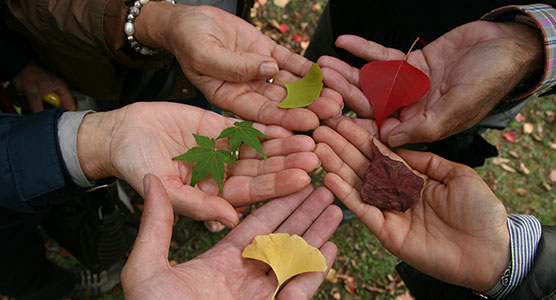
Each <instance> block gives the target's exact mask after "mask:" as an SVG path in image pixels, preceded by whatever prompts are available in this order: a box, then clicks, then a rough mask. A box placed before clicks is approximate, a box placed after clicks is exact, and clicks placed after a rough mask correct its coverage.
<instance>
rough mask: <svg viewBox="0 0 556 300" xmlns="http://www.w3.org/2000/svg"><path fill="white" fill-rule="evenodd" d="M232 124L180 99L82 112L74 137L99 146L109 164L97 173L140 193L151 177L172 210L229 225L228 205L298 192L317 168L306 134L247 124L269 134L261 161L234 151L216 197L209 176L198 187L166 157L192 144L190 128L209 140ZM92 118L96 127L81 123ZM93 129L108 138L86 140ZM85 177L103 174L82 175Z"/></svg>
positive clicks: (233, 219) (186, 169) (188, 169)
mask: <svg viewBox="0 0 556 300" xmlns="http://www.w3.org/2000/svg"><path fill="white" fill-rule="evenodd" d="M109 114H116V116H113V115H109ZM111 117H113V119H114V120H117V121H116V122H114V124H111V123H109V122H106V121H105V120H110V119H111ZM236 121H238V120H237V119H232V118H225V117H223V116H221V115H218V114H216V113H213V112H210V111H207V110H203V109H200V108H197V107H192V106H187V105H183V104H176V103H136V104H132V105H129V106H126V107H124V108H122V109H120V110H116V111H112V112H106V113H97V114H91V115H88V116H87V117H86V118H85V120H84V125H85V128H91V131H92V132H91V133H90V134H88V133H86V132H84V133H83V134H82V136H88V137H89V138H84V139H83V140H82V142H83V144H80V141H78V145H82V146H81V147H83V148H87V147H92V148H94V147H99V148H101V150H99V151H98V152H99V153H103V155H102V156H103V157H102V158H103V159H106V160H108V162H109V163H107V165H108V167H107V169H108V170H105V171H104V173H105V174H103V175H105V176H110V175H112V176H117V177H119V178H122V179H124V180H125V181H127V182H128V183H130V184H131V185H132V186H133V187H134V188H135V189H136V190H137V191H138V192H139V193H140V194H141V195H144V192H143V186H142V178H143V176H144V175H145V174H147V173H153V174H156V175H157V176H159V177H160V178H161V179H162V181H163V183H164V186H165V188H166V189H167V190H168V193H169V194H170V198H171V200H172V204H173V205H174V208H175V209H176V211H177V212H178V213H180V214H183V215H186V216H189V217H192V218H195V219H200V220H217V221H220V222H221V223H223V224H225V225H227V226H229V227H232V226H233V225H235V224H237V223H238V222H239V220H238V216H237V213H236V212H235V210H234V209H233V207H237V206H244V205H247V204H250V203H255V202H258V201H262V200H267V199H270V198H274V197H279V196H284V195H288V194H291V193H294V192H296V191H299V190H300V189H302V188H303V187H305V186H306V185H308V184H309V182H310V177H309V175H308V174H307V172H308V171H311V170H313V169H314V168H316V167H317V166H318V158H317V157H316V155H315V154H314V153H312V152H311V151H312V150H313V148H314V142H313V141H312V140H311V139H310V138H309V137H306V136H292V133H291V132H290V131H288V130H286V129H284V128H282V127H280V126H273V125H271V126H266V125H261V124H254V127H256V128H257V129H259V130H260V131H261V132H263V133H264V134H265V135H266V136H267V137H268V138H269V140H268V141H266V142H263V143H262V147H263V150H264V151H265V153H266V154H267V156H268V159H267V160H263V159H262V158H261V157H260V156H259V155H258V154H257V153H256V152H255V151H252V152H251V151H248V150H247V149H246V151H243V150H241V149H240V159H239V160H238V161H237V164H235V165H232V166H228V170H227V174H226V177H225V180H224V186H223V195H221V196H218V195H217V194H218V187H217V185H216V182H215V181H214V180H213V179H212V178H207V179H204V180H202V181H201V182H199V183H198V184H197V187H192V186H190V185H189V182H190V179H191V173H192V169H193V166H194V165H193V164H191V163H187V162H184V161H173V160H172V158H173V157H175V156H177V155H180V154H182V153H184V152H186V151H187V150H188V149H190V148H192V147H194V146H196V142H195V139H194V137H193V133H195V134H198V135H204V136H208V137H212V138H216V137H217V136H218V135H219V134H220V132H221V131H222V130H223V129H224V128H227V127H231V126H234V125H233V124H234V122H236ZM91 122H93V124H98V125H93V126H88V125H89V124H90V123H91ZM82 127H83V126H82ZM80 130H81V129H80ZM103 130H105V131H106V132H104V133H103ZM95 134H98V135H103V134H104V136H110V137H111V139H110V140H109V141H108V142H106V141H102V142H99V141H98V140H95V139H91V138H90V137H91V136H94V135H95ZM87 143H89V144H87ZM90 143H93V144H94V145H90ZM227 146H228V145H227V139H221V140H218V142H217V145H216V147H217V148H220V149H226V148H227ZM78 147H79V146H78ZM246 148H248V147H246ZM80 160H82V161H84V160H87V159H86V158H80ZM85 171H87V170H85ZM86 174H87V172H86ZM88 177H89V178H92V179H95V178H102V177H103V176H102V175H101V174H96V175H94V174H93V175H91V174H88Z"/></svg>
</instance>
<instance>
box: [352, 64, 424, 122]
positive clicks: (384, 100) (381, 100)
mask: <svg viewBox="0 0 556 300" xmlns="http://www.w3.org/2000/svg"><path fill="white" fill-rule="evenodd" d="M359 81H360V83H361V89H362V90H363V93H364V94H365V96H366V97H367V99H368V100H369V102H370V103H371V105H372V106H373V110H374V113H375V118H376V124H377V127H378V132H380V128H381V126H382V122H383V121H384V119H386V117H388V116H389V115H390V114H391V113H392V112H393V111H395V110H396V109H398V108H401V107H403V106H406V105H409V104H411V103H413V102H415V101H417V100H418V99H419V98H421V97H423V95H425V93H426V92H427V91H428V90H429V88H430V79H429V77H428V76H427V75H426V74H425V73H423V72H421V70H419V69H417V68H415V67H414V66H412V65H410V64H409V63H407V62H406V61H405V60H391V61H373V62H370V63H368V64H366V65H364V66H363V68H361V71H360V72H359Z"/></svg>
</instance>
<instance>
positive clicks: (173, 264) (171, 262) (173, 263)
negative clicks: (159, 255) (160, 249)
mask: <svg viewBox="0 0 556 300" xmlns="http://www.w3.org/2000/svg"><path fill="white" fill-rule="evenodd" d="M168 264H169V265H170V267H173V266H175V265H177V264H178V261H177V260H171V261H168Z"/></svg>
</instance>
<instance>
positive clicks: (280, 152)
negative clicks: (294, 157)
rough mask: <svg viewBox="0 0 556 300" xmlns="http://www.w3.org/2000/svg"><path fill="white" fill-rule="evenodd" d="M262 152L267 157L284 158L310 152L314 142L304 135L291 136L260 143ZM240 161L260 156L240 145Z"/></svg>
mask: <svg viewBox="0 0 556 300" xmlns="http://www.w3.org/2000/svg"><path fill="white" fill-rule="evenodd" d="M261 146H262V148H263V152H264V153H265V154H266V156H267V157H272V156H284V155H289V154H292V153H297V152H312V151H313V150H314V149H315V141H313V139H312V138H310V137H308V136H306V135H293V136H289V137H286V138H282V139H273V140H268V141H265V142H263V143H261ZM239 157H240V160H241V159H249V158H251V159H252V158H256V159H261V158H262V156H261V155H260V154H259V152H257V150H255V149H254V148H252V147H249V146H246V145H242V146H241V147H240V150H239Z"/></svg>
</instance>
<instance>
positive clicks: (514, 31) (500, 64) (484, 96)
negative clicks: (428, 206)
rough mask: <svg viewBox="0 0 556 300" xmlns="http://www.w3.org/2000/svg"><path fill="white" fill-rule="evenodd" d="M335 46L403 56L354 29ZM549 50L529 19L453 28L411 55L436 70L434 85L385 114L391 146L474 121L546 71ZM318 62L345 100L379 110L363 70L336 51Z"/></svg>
mask: <svg viewBox="0 0 556 300" xmlns="http://www.w3.org/2000/svg"><path fill="white" fill-rule="evenodd" d="M336 46H338V47H340V48H343V49H345V50H347V51H349V52H351V53H352V54H354V55H356V56H358V57H361V58H363V59H365V60H367V61H374V60H397V59H403V57H404V55H405V54H404V53H402V52H401V51H399V50H396V49H392V48H386V47H383V46H381V45H379V44H376V43H374V42H371V41H367V40H364V39H362V38H360V37H356V36H350V35H344V36H340V37H339V38H338V39H337V40H336ZM543 53H544V51H543V43H542V37H541V34H540V33H539V31H538V30H536V29H534V28H532V27H530V26H528V25H524V24H519V23H495V22H488V21H477V22H471V23H468V24H465V25H462V26H460V27H457V28H455V29H453V30H452V31H450V32H448V33H446V34H444V35H443V36H441V37H440V38H438V39H437V40H435V41H433V42H432V43H430V44H428V45H427V46H425V47H424V48H423V50H416V51H413V52H411V53H410V54H409V56H408V59H407V61H408V62H409V63H410V64H412V65H414V66H415V67H417V68H419V69H420V70H421V71H423V72H424V73H425V74H427V75H428V76H429V77H430V79H431V88H430V90H429V91H428V92H427V94H425V96H423V97H422V98H421V99H419V100H418V101H417V102H415V103H413V104H411V105H408V106H406V107H404V108H402V109H401V110H400V111H399V115H393V116H391V117H389V118H387V119H386V120H385V121H384V123H383V126H382V129H381V132H380V136H381V139H382V141H383V142H384V143H388V144H389V145H390V146H392V147H397V146H401V145H403V144H407V143H416V142H432V141H436V140H440V139H444V138H446V137H448V136H451V135H453V134H456V133H458V132H461V131H463V130H465V129H468V128H470V127H472V126H473V125H475V124H477V123H478V122H479V121H480V120H482V119H483V118H484V117H485V116H486V115H487V114H488V113H489V112H490V111H491V110H492V108H493V107H494V106H495V105H496V104H497V103H498V102H500V101H501V100H503V99H505V97H506V96H507V95H508V94H509V93H510V92H512V90H513V89H514V88H515V87H516V86H517V85H518V84H519V83H520V82H521V81H522V80H523V79H524V78H526V77H529V76H531V75H532V74H535V73H536V72H542V68H543V58H544V57H543ZM318 63H319V65H321V67H322V69H323V73H324V80H325V84H326V85H328V86H329V87H331V88H333V89H335V90H336V91H338V92H339V93H340V94H342V96H343V97H344V101H345V103H346V106H348V107H350V108H351V109H353V110H354V111H355V112H356V113H357V114H358V115H359V116H360V117H363V118H371V117H373V114H372V108H371V106H370V104H369V102H368V100H367V98H366V97H365V95H364V94H363V93H362V92H361V90H360V86H359V70H358V69H356V68H353V67H351V66H349V65H348V64H346V63H344V62H342V61H340V60H338V59H336V58H332V57H325V56H324V57H321V58H320V59H319V61H318ZM372 126H374V128H375V130H376V126H375V125H369V127H372Z"/></svg>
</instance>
